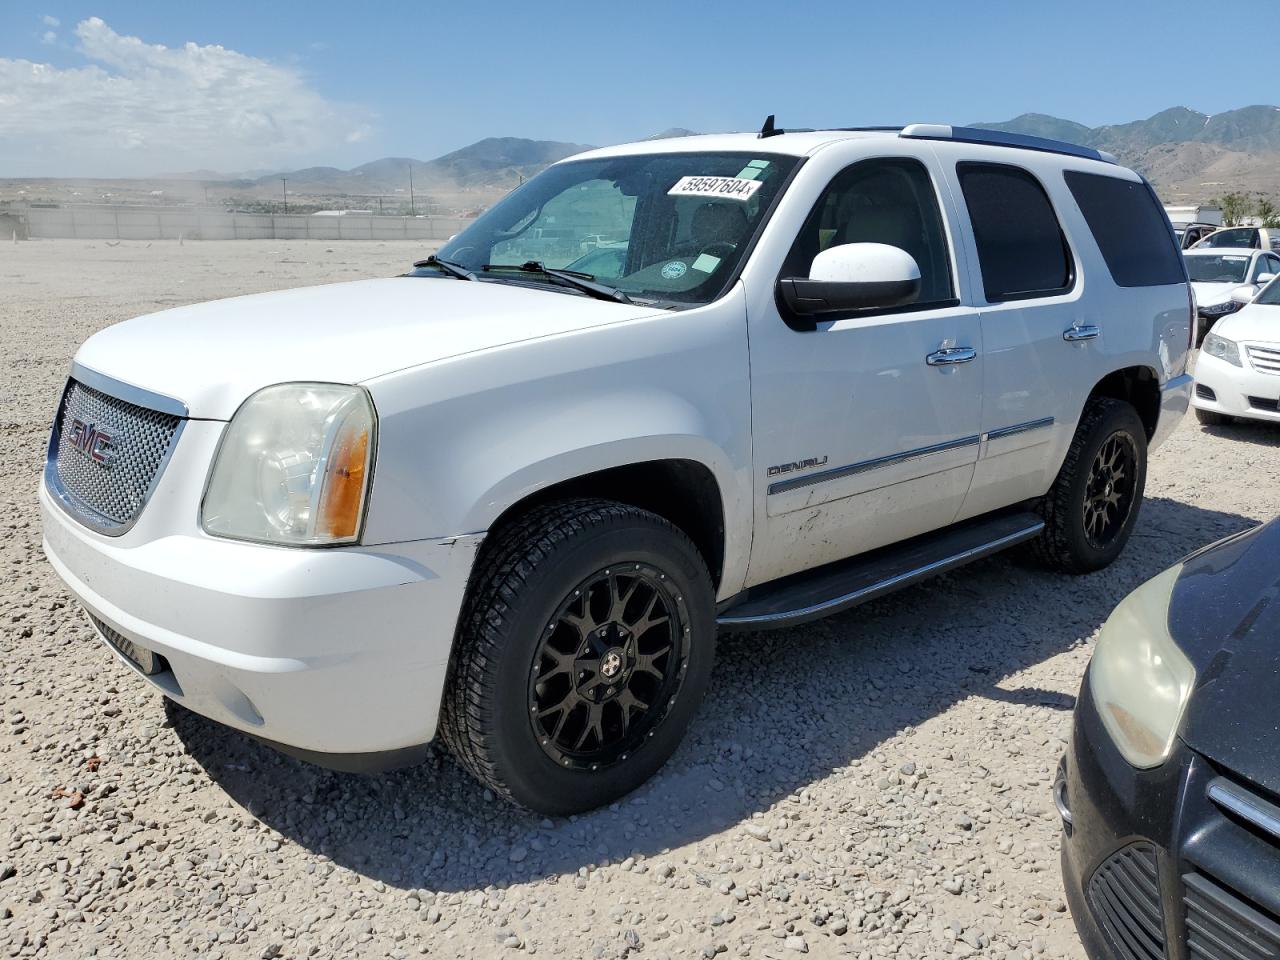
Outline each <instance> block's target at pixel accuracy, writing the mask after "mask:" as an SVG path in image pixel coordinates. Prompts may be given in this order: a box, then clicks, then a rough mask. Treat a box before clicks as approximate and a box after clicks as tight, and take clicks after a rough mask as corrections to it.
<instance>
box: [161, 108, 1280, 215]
mask: <svg viewBox="0 0 1280 960" xmlns="http://www.w3.org/2000/svg"><path fill="white" fill-rule="evenodd" d="M970 125H971V126H977V127H983V128H986V129H991V130H1004V131H1009V132H1014V133H1025V134H1032V135H1034V136H1039V137H1049V138H1051V139H1055V140H1067V141H1070V142H1073V143H1080V144H1084V145H1086V146H1092V147H1097V148H1099V149H1102V150H1106V151H1109V152H1110V153H1113V154H1115V155H1116V156H1117V157H1118V158H1119V159H1120V161H1121V162H1122V163H1124V164H1126V165H1128V166H1132V167H1134V168H1135V169H1137V170H1139V171H1141V172H1142V173H1144V174H1145V175H1146V176H1148V177H1149V178H1150V179H1151V180H1152V182H1153V183H1154V184H1155V185H1156V188H1157V189H1158V190H1159V192H1160V194H1161V196H1162V198H1163V199H1164V200H1165V201H1166V202H1206V201H1209V200H1211V199H1213V198H1214V197H1217V196H1220V195H1221V194H1223V193H1225V192H1229V191H1238V192H1242V193H1256V194H1266V195H1271V196H1277V195H1280V107H1275V106H1263V105H1259V106H1250V107H1243V108H1241V109H1239V110H1231V111H1228V112H1226V113H1220V114H1215V115H1209V114H1205V113H1199V112H1197V111H1195V110H1192V109H1190V108H1188V107H1172V108H1170V109H1168V110H1162V111H1161V112H1160V113H1157V114H1155V115H1154V116H1152V117H1148V118H1147V119H1146V120H1135V121H1132V122H1130V123H1120V124H1108V125H1106V126H1100V127H1089V126H1086V125H1085V124H1082V123H1076V122H1074V121H1072V120H1064V119H1062V118H1060V117H1053V116H1048V115H1046V114H1040V113H1026V114H1023V115H1022V116H1019V117H1014V118H1013V119H1012V120H1004V121H998V122H979V123H974V124H970ZM692 133H693V131H691V130H686V129H684V128H672V129H670V130H664V131H663V132H662V133H660V134H656V135H655V136H654V137H649V138H647V139H656V138H657V137H669V136H688V135H691V134H692ZM588 149H591V148H590V146H589V145H587V144H581V143H562V142H558V141H551V140H527V139H522V138H517V137H488V138H486V139H484V140H480V141H477V142H476V143H473V144H471V145H470V146H466V147H463V148H462V149H460V150H455V151H453V152H452V153H447V154H445V155H444V156H442V157H437V158H436V159H434V160H426V161H423V160H416V159H413V158H410V157H384V158H383V159H381V160H374V161H372V162H371V163H366V164H362V165H361V166H358V167H355V168H353V169H351V170H340V169H338V168H336V167H307V168H305V169H301V170H294V171H279V172H273V173H269V174H267V173H264V172H263V171H254V175H251V176H240V177H234V178H233V177H224V176H221V175H218V174H214V173H212V172H211V171H197V172H195V173H190V174H184V175H181V176H182V178H184V179H192V180H204V181H212V180H218V181H222V182H228V181H230V182H231V183H232V184H234V185H235V186H236V187H238V188H240V189H243V190H246V191H250V192H261V193H263V194H264V195H266V194H268V193H269V192H271V191H275V192H276V193H277V194H278V191H279V189H280V185H279V181H280V178H281V177H284V178H287V180H288V188H289V192H290V193H291V194H302V195H326V196H342V195H352V196H372V195H383V194H402V193H407V191H408V188H409V176H410V171H412V176H413V185H414V189H415V190H416V191H418V192H420V193H429V192H437V193H448V194H451V195H455V196H465V195H469V194H475V198H474V199H475V201H476V203H477V204H478V205H487V203H489V202H492V201H493V200H494V199H496V198H497V196H500V195H501V194H502V193H503V192H505V191H507V190H509V189H511V188H512V187H514V186H516V185H517V184H519V183H520V182H521V181H522V180H525V179H527V178H528V177H530V176H533V175H534V174H535V173H537V172H538V171H540V170H542V169H543V168H544V167H546V166H547V165H548V164H551V163H554V162H555V161H557V160H560V159H563V158H564V157H568V156H571V155H573V154H575V153H579V152H581V151H583V150H588Z"/></svg>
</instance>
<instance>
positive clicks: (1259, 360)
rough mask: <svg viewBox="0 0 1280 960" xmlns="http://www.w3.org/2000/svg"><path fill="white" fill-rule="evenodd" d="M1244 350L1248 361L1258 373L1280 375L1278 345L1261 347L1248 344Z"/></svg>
mask: <svg viewBox="0 0 1280 960" xmlns="http://www.w3.org/2000/svg"><path fill="white" fill-rule="evenodd" d="M1244 349H1245V351H1246V352H1247V353H1248V354H1249V362H1250V363H1251V364H1253V369H1255V370H1257V371H1258V372H1259V373H1273V374H1277V375H1280V347H1262V346H1258V345H1257V344H1248V345H1247V346H1245V348H1244Z"/></svg>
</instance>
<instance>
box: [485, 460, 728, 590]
mask: <svg viewBox="0 0 1280 960" xmlns="http://www.w3.org/2000/svg"><path fill="white" fill-rule="evenodd" d="M579 497H591V498H599V499H603V500H613V501H616V502H618V503H625V504H628V505H629V506H633V507H639V508H640V509H642V510H648V511H650V512H652V513H655V514H657V515H658V516H660V517H662V518H664V519H665V520H668V521H669V522H670V523H672V524H673V525H674V526H676V527H678V528H679V529H680V530H682V531H684V533H685V534H686V535H687V536H688V537H689V539H690V540H692V541H693V544H694V546H695V547H697V549H698V552H699V553H700V554H701V555H702V559H703V560H704V562H705V563H706V565H707V570H708V572H709V573H710V574H711V582H712V585H713V586H714V587H715V588H716V589H717V590H719V588H720V585H721V582H722V580H723V578H724V576H725V573H726V570H725V557H726V553H725V549H726V547H725V540H726V529H727V526H728V518H727V516H726V513H725V498H724V493H723V491H722V489H721V485H720V482H719V481H718V480H717V478H716V474H715V472H714V471H713V470H712V468H711V467H710V466H708V465H707V464H705V463H703V462H701V461H700V460H697V459H690V458H683V457H675V458H664V459H655V460H640V461H635V462H630V463H622V464H618V465H615V466H609V467H603V468H600V469H597V470H592V471H590V472H587V473H582V474H578V475H575V476H570V477H566V478H564V479H561V480H559V481H556V482H554V483H548V484H547V485H545V486H541V487H539V488H537V489H536V490H533V491H531V492H528V493H526V494H525V495H524V496H522V497H520V498H519V499H517V500H515V501H513V502H512V503H510V504H509V505H507V506H506V507H505V508H504V509H503V510H502V511H501V513H499V514H498V515H497V516H496V517H495V518H494V520H493V522H492V524H490V526H489V532H490V535H492V534H493V533H494V532H495V531H497V530H499V529H500V528H502V527H503V526H505V525H507V524H509V523H511V522H513V521H514V520H516V519H517V518H518V517H520V516H522V515H523V514H525V513H527V512H528V511H529V510H531V509H533V508H535V507H538V506H541V505H542V504H545V503H550V502H553V501H556V500H567V499H573V498H579Z"/></svg>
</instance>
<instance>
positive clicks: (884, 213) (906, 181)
mask: <svg viewBox="0 0 1280 960" xmlns="http://www.w3.org/2000/svg"><path fill="white" fill-rule="evenodd" d="M843 243H884V244H888V245H889V246H893V247H898V248H899V249H901V250H905V251H906V252H907V253H909V254H911V256H912V258H913V259H914V260H915V261H916V265H917V266H918V267H919V268H920V295H919V297H918V298H917V299H916V302H915V303H913V304H912V305H911V309H914V310H921V309H925V308H927V307H929V306H939V305H942V304H945V303H948V302H950V301H952V300H953V298H954V296H955V290H954V286H953V284H952V280H951V255H950V250H949V248H948V245H947V235H946V231H945V229H944V228H943V224H942V213H941V211H940V210H939V208H938V198H937V194H936V193H935V191H934V187H933V181H932V179H931V178H930V176H929V172H928V170H926V169H925V167H924V165H923V164H921V163H920V162H919V161H918V160H911V159H907V158H899V159H886V160H864V161H863V162H861V163H856V164H854V165H853V166H851V167H848V168H846V169H845V170H843V171H841V172H840V173H839V174H837V175H836V177H835V178H834V179H833V180H832V181H831V184H830V185H829V186H828V187H827V189H826V192H825V193H823V194H822V196H821V197H820V198H819V199H818V202H817V204H815V205H814V208H813V211H812V212H811V213H810V214H809V219H808V220H806V221H805V225H804V227H803V228H801V230H800V233H799V235H798V236H797V237H796V241H795V244H794V245H793V246H792V248H791V252H790V253H789V254H788V255H787V259H786V262H785V264H784V265H783V268H782V276H784V277H807V276H809V268H810V266H811V265H812V263H813V258H814V257H816V256H817V255H818V254H819V253H821V252H822V251H823V250H826V249H828V248H830V247H834V246H837V245H839V244H843Z"/></svg>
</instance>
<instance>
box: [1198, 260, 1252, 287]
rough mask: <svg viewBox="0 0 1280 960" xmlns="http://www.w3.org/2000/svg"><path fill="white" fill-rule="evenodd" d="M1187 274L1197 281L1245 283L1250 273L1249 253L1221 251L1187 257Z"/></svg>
mask: <svg viewBox="0 0 1280 960" xmlns="http://www.w3.org/2000/svg"><path fill="white" fill-rule="evenodd" d="M1186 261H1187V275H1188V276H1189V277H1190V278H1191V279H1192V280H1193V281H1194V282H1196V283H1244V278H1245V277H1246V276H1248V273H1249V261H1250V257H1249V255H1248V254H1247V253H1220V254H1209V255H1207V256H1205V255H1200V256H1196V255H1194V254H1191V255H1188V256H1187V257H1186Z"/></svg>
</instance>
